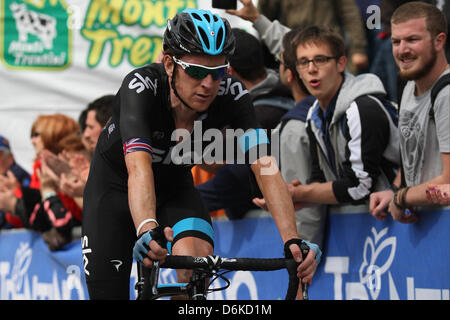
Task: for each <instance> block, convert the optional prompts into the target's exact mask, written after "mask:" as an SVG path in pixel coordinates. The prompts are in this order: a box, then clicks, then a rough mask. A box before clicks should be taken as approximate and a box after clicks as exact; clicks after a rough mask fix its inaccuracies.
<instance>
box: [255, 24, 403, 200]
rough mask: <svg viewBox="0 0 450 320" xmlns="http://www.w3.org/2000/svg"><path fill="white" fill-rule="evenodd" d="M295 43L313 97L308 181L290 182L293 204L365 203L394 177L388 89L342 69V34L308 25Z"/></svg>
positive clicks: (395, 140)
mask: <svg viewBox="0 0 450 320" xmlns="http://www.w3.org/2000/svg"><path fill="white" fill-rule="evenodd" d="M294 46H295V47H296V56H297V62H296V66H297V71H298V73H299V75H300V78H301V79H302V81H303V83H304V84H305V86H306V88H307V89H308V91H309V92H310V93H311V94H312V95H313V96H314V97H316V99H317V100H316V102H315V103H314V104H313V106H312V107H311V109H309V112H308V116H307V132H308V136H309V140H310V149H311V158H312V160H311V162H312V172H311V176H310V179H309V181H308V182H309V184H301V183H300V182H297V183H293V184H290V185H289V189H290V192H291V194H292V197H293V200H294V204H295V205H296V207H297V208H301V207H305V206H308V205H311V204H318V203H324V204H344V203H351V204H362V203H366V202H367V200H368V198H369V195H370V193H371V192H373V191H375V190H384V189H385V188H387V187H388V186H389V185H390V183H391V182H392V180H393V179H394V177H395V169H396V166H397V164H398V159H397V156H398V132H397V129H396V123H395V112H394V111H395V109H393V106H392V105H390V103H389V102H388V101H387V100H385V99H384V98H383V97H384V96H385V95H386V92H385V90H384V88H383V85H382V83H381V81H380V80H379V79H378V78H377V77H376V76H375V75H370V74H368V75H361V76H358V77H354V76H353V75H351V74H350V73H348V72H346V71H345V70H346V63H347V59H346V57H345V47H344V41H343V39H342V37H341V36H340V35H338V34H336V33H335V32H333V31H331V30H328V29H324V28H321V27H309V28H307V29H305V30H303V31H302V32H301V33H300V34H299V35H298V36H297V37H296V38H295V40H294ZM391 112H392V113H391ZM255 202H256V203H257V204H259V205H260V206H264V204H265V203H264V199H255ZM367 203H368V202H367Z"/></svg>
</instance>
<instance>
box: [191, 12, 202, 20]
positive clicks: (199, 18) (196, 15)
mask: <svg viewBox="0 0 450 320" xmlns="http://www.w3.org/2000/svg"><path fill="white" fill-rule="evenodd" d="M191 15H192V17H194V18H195V19H197V20H202V18H201V17H200V16H199V15H198V14H197V13H195V12H191Z"/></svg>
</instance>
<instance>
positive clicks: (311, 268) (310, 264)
mask: <svg viewBox="0 0 450 320" xmlns="http://www.w3.org/2000/svg"><path fill="white" fill-rule="evenodd" d="M317 265H318V263H317V260H316V253H315V252H314V251H313V250H309V252H308V255H307V256H306V259H305V260H304V261H303V262H302V263H301V264H300V265H299V266H298V268H297V271H298V273H297V275H298V277H300V278H301V279H302V282H303V283H307V284H309V285H311V283H312V278H313V276H314V273H315V272H316V269H317Z"/></svg>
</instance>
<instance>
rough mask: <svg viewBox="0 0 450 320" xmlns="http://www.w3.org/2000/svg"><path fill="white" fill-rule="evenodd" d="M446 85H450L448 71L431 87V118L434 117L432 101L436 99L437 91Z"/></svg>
mask: <svg viewBox="0 0 450 320" xmlns="http://www.w3.org/2000/svg"><path fill="white" fill-rule="evenodd" d="M448 85H450V73H447V74H446V75H443V76H442V77H440V78H439V80H438V81H437V82H436V83H435V84H434V86H433V88H432V89H431V95H430V97H431V108H430V113H429V115H430V118H431V119H434V102H435V101H436V97H437V95H438V94H439V92H440V91H441V90H442V89H444V88H445V87H446V86H448Z"/></svg>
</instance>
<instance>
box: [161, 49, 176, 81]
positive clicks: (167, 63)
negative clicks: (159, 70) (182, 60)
mask: <svg viewBox="0 0 450 320" xmlns="http://www.w3.org/2000/svg"><path fill="white" fill-rule="evenodd" d="M162 62H163V64H164V69H165V70H166V73H167V76H168V77H169V78H170V77H172V74H173V64H174V62H173V59H172V56H171V55H168V54H165V55H164V56H163V58H162Z"/></svg>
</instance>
